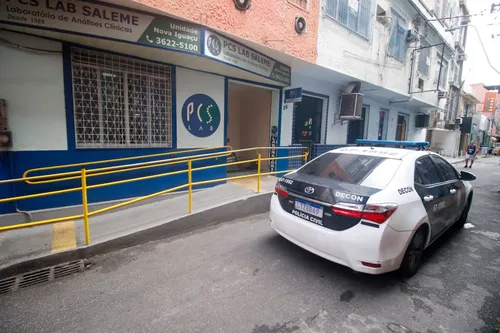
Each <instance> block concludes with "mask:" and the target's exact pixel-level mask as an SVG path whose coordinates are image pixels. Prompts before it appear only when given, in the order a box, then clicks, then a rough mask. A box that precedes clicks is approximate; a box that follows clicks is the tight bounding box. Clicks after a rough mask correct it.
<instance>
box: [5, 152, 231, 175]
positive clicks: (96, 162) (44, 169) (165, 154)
mask: <svg viewBox="0 0 500 333" xmlns="http://www.w3.org/2000/svg"><path fill="white" fill-rule="evenodd" d="M220 149H226V151H224V152H216V153H214V154H221V153H222V155H226V156H229V154H231V151H232V150H233V148H232V147H231V146H218V147H208V148H196V149H188V150H180V151H173V152H167V153H158V154H150V155H140V156H131V157H122V158H115V159H110V160H99V161H91V162H81V163H73V164H61V165H53V166H49V167H41V168H33V169H29V170H26V171H25V172H24V173H23V178H24V179H26V182H27V183H28V184H44V183H50V182H54V181H40V182H31V181H30V179H37V178H40V179H44V178H53V177H62V176H71V175H77V174H79V173H80V171H70V172H63V173H56V174H49V175H41V176H32V177H28V175H29V174H30V173H33V172H37V171H48V170H57V169H68V168H74V167H83V166H85V167H88V166H90V165H97V164H109V163H116V162H124V161H132V160H138V159H145V158H153V157H160V156H167V155H171V156H172V155H179V154H185V153H195V152H202V151H208V150H220ZM193 156H196V155H192V156H183V157H181V158H178V159H179V160H182V159H183V158H184V159H189V158H192V157H193ZM220 157H222V156H220ZM156 162H159V161H150V162H143V163H146V164H154V163H156ZM139 164H142V163H139ZM122 167H124V166H123V165H117V166H114V167H107V168H96V169H91V170H88V172H89V173H94V172H97V171H99V170H105V169H106V170H112V169H113V168H116V169H119V168H122ZM78 178H79V177H70V178H65V179H64V180H71V179H78ZM55 181H56V182H57V181H59V179H56V180H55ZM0 184H1V182H0Z"/></svg>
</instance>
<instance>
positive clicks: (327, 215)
mask: <svg viewBox="0 0 500 333" xmlns="http://www.w3.org/2000/svg"><path fill="white" fill-rule="evenodd" d="M357 143H358V145H362V144H371V145H372V146H371V147H362V146H357V147H345V148H339V149H335V150H332V151H329V152H327V153H325V154H323V155H321V156H319V157H317V158H315V159H314V160H312V161H311V162H309V163H307V164H305V165H304V166H303V167H301V168H300V169H299V170H297V171H294V172H292V173H289V174H287V175H285V176H284V177H282V178H280V179H279V180H278V183H277V185H276V189H275V193H274V195H273V197H272V199H271V210H270V220H271V227H272V228H273V229H274V230H276V231H277V232H278V233H279V234H280V235H282V236H283V237H284V238H286V239H288V240H289V241H291V242H293V243H295V244H296V245H298V246H300V247H302V248H304V249H306V250H308V251H310V252H312V253H315V254H317V255H319V256H321V257H324V258H326V259H328V260H331V261H333V262H336V263H339V264H341V265H345V266H348V267H350V268H352V269H353V270H355V271H360V272H364V273H369V274H381V273H385V272H389V271H394V270H397V269H399V270H400V272H401V273H402V274H403V275H404V276H412V275H414V274H415V273H416V272H417V270H418V269H419V267H420V264H421V262H422V255H423V251H424V249H425V248H426V247H428V246H429V245H430V244H431V243H432V242H433V241H435V240H436V239H437V238H438V237H439V236H440V235H441V234H443V233H444V232H445V231H446V230H447V229H448V228H450V227H451V226H456V227H463V225H464V224H465V223H466V220H467V215H468V212H469V209H470V206H471V203H472V196H473V191H472V186H471V184H470V183H469V181H472V180H474V179H476V177H475V176H474V175H473V174H471V173H468V172H464V171H462V172H460V173H459V172H457V170H456V169H455V168H454V167H453V166H452V165H451V164H449V163H448V162H447V161H446V160H444V159H443V158H441V157H440V156H439V155H437V154H434V153H431V152H428V151H425V150H423V149H422V150H411V149H399V148H387V147H378V146H377V147H374V146H373V145H381V144H384V145H396V144H397V145H401V144H403V145H405V146H406V147H417V148H418V147H420V148H421V147H424V146H426V145H428V143H426V142H419V143H417V142H394V141H368V140H358V141H357Z"/></svg>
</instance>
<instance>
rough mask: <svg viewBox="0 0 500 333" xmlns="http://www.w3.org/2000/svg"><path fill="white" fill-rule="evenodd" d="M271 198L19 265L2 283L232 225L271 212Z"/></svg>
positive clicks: (2, 274) (2, 272) (1, 272)
mask: <svg viewBox="0 0 500 333" xmlns="http://www.w3.org/2000/svg"><path fill="white" fill-rule="evenodd" d="M271 196H272V193H263V194H257V195H254V196H251V197H249V198H245V199H241V200H238V201H234V202H231V203H227V204H223V205H221V206H218V207H213V208H210V209H207V210H204V211H201V212H196V213H193V214H190V215H186V216H183V217H181V218H178V219H176V220H173V221H169V222H166V223H164V224H161V225H158V226H155V227H152V228H148V229H144V230H141V231H138V232H136V233H133V234H129V235H125V236H122V237H118V238H115V239H110V240H107V241H104V242H101V243H97V244H93V245H89V246H84V247H80V248H77V249H74V250H69V251H65V252H60V253H54V254H48V255H45V256H42V257H39V258H35V259H30V260H27V261H24V262H19V263H16V264H13V265H11V266H8V267H4V268H2V269H0V280H1V279H4V278H8V277H11V276H14V275H18V274H23V273H26V272H29V271H32V270H37V269H42V268H46V267H49V266H54V265H58V264H61V263H64V262H69V261H73V260H81V259H88V258H90V257H93V256H96V255H98V254H104V253H109V252H113V251H116V250H120V249H123V248H128V247H131V246H135V245H139V244H143V243H147V242H151V241H155V240H159V239H165V238H169V237H172V236H175V235H179V234H182V233H186V232H190V231H194V230H197V229H201V228H204V227H207V226H213V225H217V224H220V223H224V222H230V221H233V220H236V219H241V218H244V217H248V216H251V215H257V214H262V213H265V212H268V211H269V202H270V200H271Z"/></svg>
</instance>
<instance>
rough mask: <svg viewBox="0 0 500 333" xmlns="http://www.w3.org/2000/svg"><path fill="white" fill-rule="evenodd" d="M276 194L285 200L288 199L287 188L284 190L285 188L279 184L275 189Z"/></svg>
mask: <svg viewBox="0 0 500 333" xmlns="http://www.w3.org/2000/svg"><path fill="white" fill-rule="evenodd" d="M274 192H275V193H276V194H277V195H281V196H282V197H284V198H288V192H287V191H286V190H285V188H283V186H281V185H279V184H278V185H276V187H275V188H274Z"/></svg>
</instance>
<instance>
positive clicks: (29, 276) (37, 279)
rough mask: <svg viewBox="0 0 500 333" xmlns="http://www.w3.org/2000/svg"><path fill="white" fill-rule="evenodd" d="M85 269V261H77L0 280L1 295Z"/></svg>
mask: <svg viewBox="0 0 500 333" xmlns="http://www.w3.org/2000/svg"><path fill="white" fill-rule="evenodd" d="M84 269H85V265H84V261H83V260H75V261H70V262H66V263H63V264H59V265H56V266H51V267H47V268H42V269H38V270H36V271H32V272H27V273H24V274H20V275H16V276H11V277H8V278H6V279H3V280H0V294H5V293H8V292H11V291H16V290H18V289H22V288H26V287H30V286H33V285H36V284H40V283H44V282H48V281H52V280H56V279H60V278H62V277H65V276H68V275H72V274H75V273H78V272H82V271H83V270H84Z"/></svg>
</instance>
